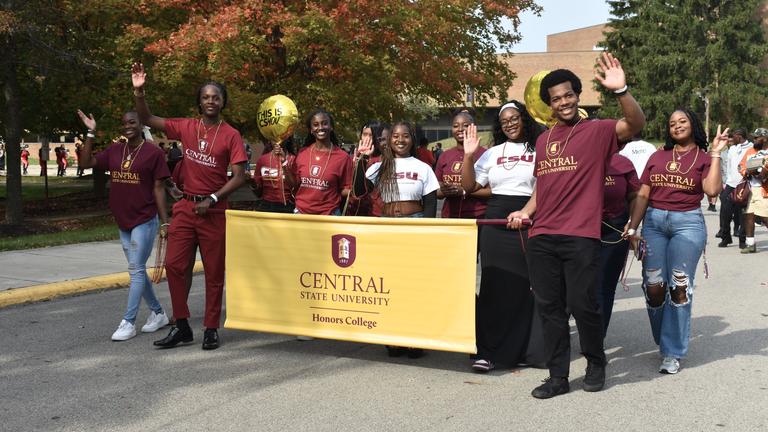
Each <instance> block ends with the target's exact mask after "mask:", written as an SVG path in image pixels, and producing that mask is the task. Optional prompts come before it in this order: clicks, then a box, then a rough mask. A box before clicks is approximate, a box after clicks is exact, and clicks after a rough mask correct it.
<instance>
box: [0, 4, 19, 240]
mask: <svg viewBox="0 0 768 432" xmlns="http://www.w3.org/2000/svg"><path fill="white" fill-rule="evenodd" d="M5 3H6V4H8V3H10V2H5ZM0 58H2V64H3V66H2V68H3V70H2V74H3V97H4V98H5V107H6V110H5V154H6V163H7V165H8V170H7V171H6V173H7V176H6V180H5V185H6V200H5V221H6V222H7V223H9V224H14V225H16V224H21V223H22V222H23V214H22V208H23V202H22V197H21V113H20V107H19V92H20V89H19V82H18V81H17V79H16V64H17V61H16V46H15V41H14V35H13V33H10V34H6V35H5V37H4V38H3V40H2V52H0Z"/></svg>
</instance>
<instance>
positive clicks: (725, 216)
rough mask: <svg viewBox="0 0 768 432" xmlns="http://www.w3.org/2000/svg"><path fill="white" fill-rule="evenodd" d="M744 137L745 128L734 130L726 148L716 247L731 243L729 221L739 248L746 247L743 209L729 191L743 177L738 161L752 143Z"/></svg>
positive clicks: (745, 134)
mask: <svg viewBox="0 0 768 432" xmlns="http://www.w3.org/2000/svg"><path fill="white" fill-rule="evenodd" d="M746 137H747V131H746V130H744V129H742V128H739V129H736V130H734V131H733V145H732V146H731V148H729V149H728V162H727V167H726V179H725V187H724V188H723V192H721V193H720V203H721V204H720V243H718V244H717V246H718V247H727V246H728V245H729V244H731V243H733V237H732V235H731V221H733V235H738V236H739V248H741V249H744V248H745V247H746V233H745V232H744V230H743V229H742V228H741V219H742V217H743V209H742V208H741V207H739V206H736V205H734V203H733V201H732V200H731V192H732V191H733V190H734V189H736V186H738V185H739V183H741V181H742V180H743V179H744V177H743V176H742V175H741V173H740V172H739V162H741V159H742V158H743V157H744V154H745V153H746V152H747V150H749V149H751V148H752V143H751V142H749V141H748V140H747V138H746Z"/></svg>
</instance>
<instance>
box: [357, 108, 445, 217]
mask: <svg viewBox="0 0 768 432" xmlns="http://www.w3.org/2000/svg"><path fill="white" fill-rule="evenodd" d="M413 132H414V131H413V128H412V127H411V125H410V124H409V123H406V122H399V123H395V124H394V125H393V126H392V133H391V135H390V138H389V147H388V148H385V149H384V151H383V152H382V154H381V162H376V163H373V164H372V165H371V166H370V167H368V169H365V166H364V165H363V164H360V165H358V173H357V174H358V175H357V176H356V179H355V180H356V181H355V195H359V196H362V195H364V194H365V193H366V192H367V191H369V190H374V189H378V190H379V193H380V195H381V199H382V201H383V202H384V206H383V208H382V216H386V217H435V214H436V213H437V205H436V204H437V192H436V191H437V189H438V188H439V187H440V185H439V183H438V181H437V177H436V176H435V174H434V172H432V168H431V167H430V166H429V165H427V164H425V163H424V162H422V161H420V160H418V159H416V147H415V143H414V139H415V135H413ZM373 149H374V145H373V143H372V141H371V139H370V138H364V139H363V142H362V143H361V145H360V148H359V152H360V154H361V155H362V157H363V159H364V160H365V159H367V158H369V157H370V156H371V155H372V154H373V151H374V150H373Z"/></svg>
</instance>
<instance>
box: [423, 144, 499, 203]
mask: <svg viewBox="0 0 768 432" xmlns="http://www.w3.org/2000/svg"><path fill="white" fill-rule="evenodd" d="M483 153H485V147H478V149H477V151H476V152H475V154H474V157H473V161H474V162H477V160H478V159H480V156H482V155H483ZM462 165H464V149H461V150H459V149H458V148H457V147H454V148H452V149H449V150H446V151H444V152H443V153H442V154H441V155H440V159H438V160H437V165H435V175H436V176H437V180H438V181H439V182H440V183H441V184H443V183H450V184H457V185H460V184H461V167H462ZM486 207H487V202H486V200H484V199H480V198H474V197H466V198H464V197H460V196H459V197H446V198H445V202H444V203H443V212H442V213H441V217H443V218H478V217H481V216H483V215H484V214H485V208H486Z"/></svg>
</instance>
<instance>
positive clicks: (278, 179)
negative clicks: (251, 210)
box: [251, 138, 296, 213]
mask: <svg viewBox="0 0 768 432" xmlns="http://www.w3.org/2000/svg"><path fill="white" fill-rule="evenodd" d="M295 159H296V156H295V151H294V149H293V138H288V139H287V140H285V141H284V142H283V143H281V144H280V145H278V146H273V147H272V148H270V149H267V151H266V152H265V153H264V154H263V155H261V157H260V158H259V160H257V161H256V168H255V169H254V174H253V178H252V181H251V189H252V190H253V192H254V193H255V194H256V196H260V197H261V200H259V201H258V202H257V203H256V208H255V210H257V211H263V212H274V213H293V210H294V208H295V205H294V202H293V192H292V191H291V187H290V186H289V185H288V183H287V182H286V181H285V166H288V165H291V164H292V163H293V162H294V160H295ZM282 164H285V166H283V165H282Z"/></svg>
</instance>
